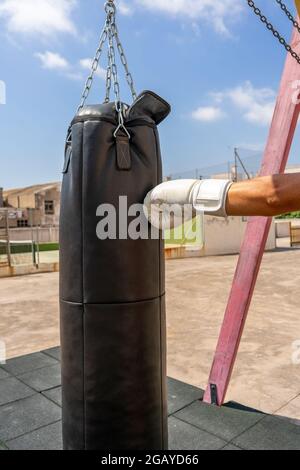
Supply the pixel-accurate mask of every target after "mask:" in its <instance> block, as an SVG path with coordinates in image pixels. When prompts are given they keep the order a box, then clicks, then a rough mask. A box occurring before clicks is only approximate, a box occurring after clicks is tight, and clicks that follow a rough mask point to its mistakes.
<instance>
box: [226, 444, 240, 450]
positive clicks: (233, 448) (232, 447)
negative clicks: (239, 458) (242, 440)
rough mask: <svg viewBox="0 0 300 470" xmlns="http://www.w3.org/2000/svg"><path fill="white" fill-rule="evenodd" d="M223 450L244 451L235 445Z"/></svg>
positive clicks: (229, 445)
mask: <svg viewBox="0 0 300 470" xmlns="http://www.w3.org/2000/svg"><path fill="white" fill-rule="evenodd" d="M222 450H243V449H241V448H240V447H237V446H234V445H233V444H228V445H227V446H225V447H224V449H222Z"/></svg>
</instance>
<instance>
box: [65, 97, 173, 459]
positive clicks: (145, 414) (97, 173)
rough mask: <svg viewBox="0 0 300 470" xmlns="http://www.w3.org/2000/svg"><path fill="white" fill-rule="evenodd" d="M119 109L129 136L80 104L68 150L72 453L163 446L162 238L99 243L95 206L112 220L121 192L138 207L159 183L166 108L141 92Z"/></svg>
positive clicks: (107, 113) (98, 109)
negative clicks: (107, 210)
mask: <svg viewBox="0 0 300 470" xmlns="http://www.w3.org/2000/svg"><path fill="white" fill-rule="evenodd" d="M124 106H125V105H124ZM124 109H125V113H124V125H125V127H126V129H127V131H128V133H129V134H130V139H129V138H128V137H127V134H126V133H125V132H123V131H122V130H121V132H120V133H117V134H116V136H114V133H115V131H116V129H117V127H118V113H117V112H116V108H115V104H114V103H108V104H104V105H99V106H98V105H97V106H86V107H84V108H82V109H81V110H80V112H79V113H78V114H77V115H76V117H75V118H74V120H73V122H72V124H71V134H70V135H71V138H70V139H69V141H68V143H67V147H66V156H65V166H64V178H63V185H62V200H61V221H60V312H61V348H62V394H63V440H64V448H65V449H70V450H72V449H74V450H82V449H83V450H116V449H119V450H145V449H150V450H151V449H155V450H161V449H166V448H167V401H166V325H165V282H164V253H163V241H162V240H161V239H151V238H150V235H149V237H148V239H137V240H132V239H129V238H128V239H120V238H117V239H106V240H100V239H99V238H98V237H97V234H96V230H97V224H98V223H99V220H100V219H99V216H97V208H98V207H99V205H101V204H112V205H113V206H114V207H115V208H116V213H117V216H118V217H119V196H127V198H128V206H130V205H132V204H136V203H140V204H142V203H143V200H144V198H145V196H146V194H147V192H148V191H149V190H151V189H152V188H153V187H155V186H156V185H157V184H159V183H160V182H161V180H162V170H161V154H160V146H159V137H158V132H157V128H156V126H157V124H159V123H160V122H161V121H162V120H163V119H164V118H165V117H166V116H167V115H168V114H169V112H170V107H169V105H168V104H167V103H166V102H165V101H164V100H162V99H161V98H159V97H158V96H157V95H155V94H154V93H152V92H144V93H142V94H141V95H140V96H139V97H138V98H137V99H136V100H135V102H134V103H133V105H132V106H131V107H126V106H125V107H124ZM128 223H130V218H129V219H128ZM147 230H148V231H149V232H150V231H151V229H150V226H147ZM124 238H125V237H124Z"/></svg>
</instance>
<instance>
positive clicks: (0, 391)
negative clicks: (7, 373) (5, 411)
mask: <svg viewBox="0 0 300 470" xmlns="http://www.w3.org/2000/svg"><path fill="white" fill-rule="evenodd" d="M34 393H35V392H34V390H33V389H32V388H30V387H27V385H24V384H23V383H22V382H20V380H18V379H16V378H14V377H9V378H7V379H2V380H0V406H1V405H6V404H7V403H11V402H14V401H16V400H20V399H22V398H26V397H30V396H31V395H34Z"/></svg>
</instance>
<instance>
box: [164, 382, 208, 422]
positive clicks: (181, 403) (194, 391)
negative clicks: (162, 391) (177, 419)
mask: <svg viewBox="0 0 300 470" xmlns="http://www.w3.org/2000/svg"><path fill="white" fill-rule="evenodd" d="M203 393H204V392H203V390H201V389H200V388H197V387H193V386H192V385H188V384H186V383H184V382H179V381H178V380H175V379H171V378H169V379H168V411H169V415H171V414H173V413H176V411H178V410H181V408H184V407H185V406H187V405H190V404H191V403H192V402H194V401H195V400H201V399H202V398H203Z"/></svg>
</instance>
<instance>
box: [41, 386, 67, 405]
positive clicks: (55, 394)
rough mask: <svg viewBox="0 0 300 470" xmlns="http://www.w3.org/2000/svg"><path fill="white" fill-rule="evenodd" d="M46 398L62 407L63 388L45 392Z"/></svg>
mask: <svg viewBox="0 0 300 470" xmlns="http://www.w3.org/2000/svg"><path fill="white" fill-rule="evenodd" d="M43 395H45V397H47V398H49V399H50V400H52V401H54V403H56V404H57V405H58V406H62V403H61V387H57V388H53V389H51V390H47V391H46V392H43Z"/></svg>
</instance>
